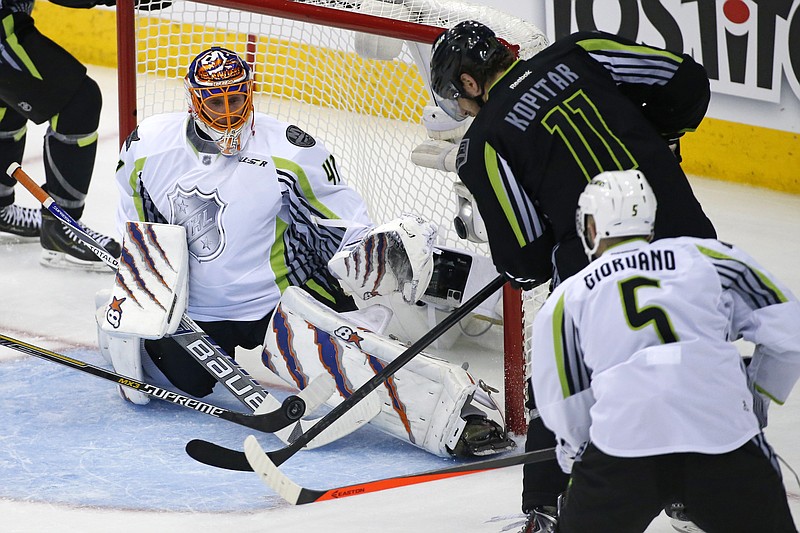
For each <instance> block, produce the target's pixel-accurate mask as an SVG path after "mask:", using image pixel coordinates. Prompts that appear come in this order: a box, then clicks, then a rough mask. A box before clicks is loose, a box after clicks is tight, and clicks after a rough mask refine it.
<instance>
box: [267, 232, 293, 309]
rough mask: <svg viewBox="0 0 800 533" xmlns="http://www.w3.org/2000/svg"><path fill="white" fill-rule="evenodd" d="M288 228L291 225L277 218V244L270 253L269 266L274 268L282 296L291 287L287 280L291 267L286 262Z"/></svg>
mask: <svg viewBox="0 0 800 533" xmlns="http://www.w3.org/2000/svg"><path fill="white" fill-rule="evenodd" d="M288 227H289V225H288V224H287V223H286V222H285V221H283V220H281V219H280V218H279V217H275V242H274V244H273V245H272V249H271V250H270V251H269V264H270V266H271V267H272V272H273V273H274V274H275V284H276V285H277V286H278V290H279V291H281V294H283V291H285V290H286V287H288V286H289V281H288V279H287V276H288V275H289V267H288V266H287V261H286V245H285V240H284V235H285V234H286V228H288Z"/></svg>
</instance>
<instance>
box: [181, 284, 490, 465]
mask: <svg viewBox="0 0 800 533" xmlns="http://www.w3.org/2000/svg"><path fill="white" fill-rule="evenodd" d="M504 283H505V279H504V277H503V276H498V277H496V278H495V279H494V280H492V281H490V282H489V284H488V285H486V287H484V288H483V289H481V290H480V291H479V292H478V293H476V294H475V295H474V296H473V297H472V298H470V299H469V300H468V301H466V302H465V303H463V304H461V305H460V306H459V307H457V308H456V309H455V310H453V312H452V313H450V314H449V315H448V316H447V317H446V318H445V319H444V320H442V321H441V322H440V323H439V324H437V325H436V326H434V327H433V328H431V330H430V331H428V333H426V334H425V335H423V336H422V337H420V338H419V340H417V341H416V342H415V343H414V344H412V345H411V346H409V347H408V348H407V349H406V350H405V351H404V352H403V353H401V354H400V355H398V356H397V357H396V358H395V359H394V360H393V361H392V362H390V363H389V364H387V365H386V366H385V367H384V368H383V370H381V371H380V372H378V373H377V374H375V375H374V376H373V377H372V378H371V379H370V380H369V381H367V382H366V383H364V384H363V385H361V386H360V387H359V388H358V389H356V390H355V392H353V394H351V395H350V397H348V398H346V399H345V400H344V401H343V402H342V403H340V404H339V405H337V406H336V407H334V408H333V409H332V410H331V412H329V413H328V414H326V415H325V416H323V417H322V418H321V419H319V421H318V422H317V423H316V424H314V425H313V426H311V428H309V429H308V430H307V431H306V432H305V433H303V434H302V435H300V436H299V437H298V438H297V439H296V440H295V441H294V442H292V443H291V444H289V445H288V446H286V447H284V448H281V449H278V450H275V451H271V452H268V453H267V455H268V456H269V458H270V460H271V461H272V462H273V463H275V464H276V465H281V464H283V463H284V462H285V461H286V460H287V459H289V458H290V457H291V456H293V455H294V454H295V453H297V452H298V451H299V450H300V449H302V448H303V447H304V446H305V445H306V444H308V443H309V442H311V440H312V439H314V437H316V436H317V435H319V434H320V433H321V432H322V431H323V430H325V428H327V427H328V426H330V425H331V424H333V423H334V422H335V421H336V420H337V419H338V418H339V417H341V416H343V415H344V414H345V413H347V411H348V410H349V409H351V408H352V407H353V406H354V405H356V404H357V403H358V402H360V401H361V400H362V399H363V398H364V397H366V396H367V395H368V394H370V393H371V392H372V391H374V390H375V389H377V388H378V387H379V386H380V385H382V384H383V383H384V382H385V381H386V380H388V379H389V378H390V377H392V376H393V375H394V374H395V373H396V372H397V371H398V370H400V368H402V367H403V366H404V365H405V364H406V363H408V362H409V361H411V359H413V358H414V357H415V356H416V355H417V354H419V353H420V352H421V351H422V350H424V349H425V348H427V347H428V346H429V345H430V344H431V343H432V342H433V341H435V340H436V339H437V338H439V337H440V336H441V335H442V334H443V333H444V332H446V331H447V330H448V329H450V328H451V327H453V326H454V325H455V324H457V323H458V322H460V321H461V319H462V318H464V317H466V316H467V315H468V314H469V313H470V312H471V311H472V310H473V309H475V308H476V307H478V305H480V304H481V303H482V302H483V301H484V300H486V298H488V297H489V296H491V295H492V294H494V293H495V292H496V291H497V290H498V289H500V288H501V287H502V286H503V284H504ZM186 453H188V454H189V455H190V456H191V457H192V458H193V459H195V460H197V461H200V462H201V463H205V464H207V465H209V466H216V467H217V468H225V469H228V470H240V471H243V472H249V471H251V470H253V468H252V467H251V466H250V464H249V463H248V462H247V458H246V457H245V454H244V453H242V452H240V451H237V450H231V449H230V448H225V447H222V446H219V445H217V444H214V443H213V442H208V441H205V440H200V439H195V440H191V441H189V442H188V443H187V444H186Z"/></svg>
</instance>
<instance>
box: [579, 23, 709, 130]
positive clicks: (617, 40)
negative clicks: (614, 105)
mask: <svg viewBox="0 0 800 533" xmlns="http://www.w3.org/2000/svg"><path fill="white" fill-rule="evenodd" d="M569 39H571V40H573V41H574V43H575V44H576V45H577V46H579V47H580V48H582V49H583V50H585V51H586V53H588V54H589V55H590V56H591V57H592V59H594V60H595V61H597V62H598V63H599V64H600V65H602V66H603V67H605V69H606V70H608V72H609V74H610V75H611V77H612V78H613V79H614V81H615V82H616V83H617V85H618V86H619V88H620V90H621V91H622V92H623V93H624V94H625V95H626V96H628V98H630V99H631V100H633V101H634V102H636V103H637V104H639V105H640V106H641V110H642V113H643V114H644V116H645V117H646V118H647V119H648V120H649V121H650V122H651V123H652V124H653V126H654V127H655V128H656V129H657V130H658V132H659V133H660V134H661V135H662V136H664V137H665V138H677V137H678V136H680V135H682V134H683V133H685V132H689V131H694V130H695V129H696V128H697V126H698V125H699V124H700V122H701V121H702V120H703V117H704V116H705V113H706V110H707V109H708V103H709V101H710V99H711V89H710V86H709V82H708V74H707V73H706V70H705V68H703V66H702V65H700V64H699V63H697V62H696V61H695V60H694V59H692V57H691V56H689V55H688V54H681V53H676V52H671V51H668V50H664V49H662V48H657V47H653V46H647V45H642V44H638V43H635V42H633V41H630V40H628V39H624V38H622V37H619V36H616V35H611V34H608V33H603V32H580V33H577V34H575V35H573V36H571V37H569Z"/></svg>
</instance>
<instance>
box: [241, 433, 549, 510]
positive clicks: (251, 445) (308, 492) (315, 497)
mask: <svg viewBox="0 0 800 533" xmlns="http://www.w3.org/2000/svg"><path fill="white" fill-rule="evenodd" d="M244 453H245V455H246V456H247V460H248V461H250V464H251V465H252V466H253V470H255V472H256V473H257V474H258V475H259V477H261V480H262V481H263V482H264V483H266V484H267V485H268V486H270V487H271V488H272V490H274V491H275V492H276V493H278V496H280V497H281V498H283V499H284V500H286V501H287V502H289V503H291V504H292V505H303V504H306V503H314V502H321V501H325V500H337V499H340V498H347V497H349V496H359V495H361V494H367V493H368V492H378V491H381V490H388V489H396V488H398V487H405V486H408V485H416V484H418V483H427V482H428V481H438V480H440V479H448V478H451V477H458V476H466V475H469V474H477V473H478V472H486V471H487V470H495V469H497V468H505V467H507V466H513V465H520V464H529V463H540V462H542V461H548V460H550V459H553V458H555V456H556V454H555V448H547V449H544V450H537V451H534V452H526V453H522V454H515V455H506V456H502V457H495V458H492V459H486V460H483V461H473V462H470V463H464V464H460V465H456V466H449V467H445V468H439V469H436V470H429V471H427V472H421V473H419V474H406V475H402V476H394V477H389V478H383V479H376V480H373V481H367V482H365V483H356V484H355V485H343V486H341V487H335V488H332V489H324V490H315V489H308V488H305V487H302V486H300V485H298V484H297V483H295V482H294V481H292V480H291V479H289V478H288V477H287V476H286V475H285V474H284V473H283V472H281V470H280V469H279V468H278V467H277V466H275V463H273V462H272V461H271V460H270V458H269V454H268V453H267V452H265V451H264V449H263V448H262V447H261V445H260V444H259V443H258V440H256V438H255V437H254V436H252V435H250V436H249V437H247V438H246V439H245V441H244Z"/></svg>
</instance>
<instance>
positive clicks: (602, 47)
mask: <svg viewBox="0 0 800 533" xmlns="http://www.w3.org/2000/svg"><path fill="white" fill-rule="evenodd" d="M577 44H578V46H580V47H581V48H583V49H584V50H586V51H587V52H599V51H603V52H618V53H628V54H636V55H644V56H661V57H663V58H665V59H669V60H671V61H675V62H676V63H682V62H683V58H682V57H681V56H679V55H677V54H673V53H672V52H669V51H667V50H660V49H658V48H651V47H649V46H645V45H630V44H623V43H619V42H617V41H612V40H611V39H583V40H580V41H578V42H577Z"/></svg>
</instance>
